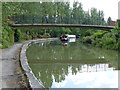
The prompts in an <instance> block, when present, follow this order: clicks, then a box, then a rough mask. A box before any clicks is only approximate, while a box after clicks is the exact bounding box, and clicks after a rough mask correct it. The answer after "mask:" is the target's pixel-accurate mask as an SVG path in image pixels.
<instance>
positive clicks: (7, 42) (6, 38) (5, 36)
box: [2, 26, 14, 48]
mask: <svg viewBox="0 0 120 90" xmlns="http://www.w3.org/2000/svg"><path fill="white" fill-rule="evenodd" d="M13 44H14V33H13V31H12V29H11V28H10V27H8V26H4V27H2V48H7V47H9V46H11V45H13Z"/></svg>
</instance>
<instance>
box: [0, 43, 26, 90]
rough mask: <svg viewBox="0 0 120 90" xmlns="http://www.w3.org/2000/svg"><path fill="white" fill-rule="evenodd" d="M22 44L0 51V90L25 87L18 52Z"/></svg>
mask: <svg viewBox="0 0 120 90" xmlns="http://www.w3.org/2000/svg"><path fill="white" fill-rule="evenodd" d="M22 45H23V43H16V44H14V45H13V46H11V47H10V48H6V49H1V50H0V90H1V88H20V87H25V86H26V85H25V84H26V83H25V82H24V81H25V78H24V74H23V72H22V70H21V68H20V62H19V52H20V48H21V46H22Z"/></svg>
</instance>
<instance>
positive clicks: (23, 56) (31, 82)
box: [20, 38, 57, 88]
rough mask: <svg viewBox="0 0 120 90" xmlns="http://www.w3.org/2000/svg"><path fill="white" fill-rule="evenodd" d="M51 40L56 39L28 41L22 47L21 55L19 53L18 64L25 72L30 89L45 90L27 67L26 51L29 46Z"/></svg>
mask: <svg viewBox="0 0 120 90" xmlns="http://www.w3.org/2000/svg"><path fill="white" fill-rule="evenodd" d="M53 40H57V38H48V39H38V40H30V41H28V42H26V43H25V44H24V45H23V46H22V49H21V53H20V63H21V66H22V69H23V70H24V72H25V75H26V76H27V80H28V82H29V85H30V87H31V88H45V87H44V86H43V85H42V82H41V81H38V80H37V78H36V77H35V75H34V74H33V72H32V69H31V68H30V66H29V65H28V60H27V57H26V50H27V48H28V47H29V45H30V44H33V43H39V42H46V41H53Z"/></svg>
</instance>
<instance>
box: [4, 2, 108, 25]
mask: <svg viewBox="0 0 120 90" xmlns="http://www.w3.org/2000/svg"><path fill="white" fill-rule="evenodd" d="M8 10H9V12H8ZM4 13H6V14H5V15H11V16H14V17H16V18H15V21H18V22H16V23H32V22H33V23H34V22H38V23H61V24H69V23H70V24H95V25H105V24H106V22H105V20H104V13H103V11H100V10H99V11H98V10H97V9H96V8H91V9H90V10H89V11H84V10H83V6H82V4H81V3H80V2H74V3H73V6H72V7H70V3H69V2H41V3H38V2H21V3H20V2H16V3H15V2H14V3H12V2H11V3H4V4H3V14H4ZM4 17H6V18H7V16H4Z"/></svg>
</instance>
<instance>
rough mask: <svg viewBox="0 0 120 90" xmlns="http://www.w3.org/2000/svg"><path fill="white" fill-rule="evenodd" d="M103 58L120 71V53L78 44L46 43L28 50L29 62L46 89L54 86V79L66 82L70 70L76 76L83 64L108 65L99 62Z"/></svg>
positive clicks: (101, 61) (32, 46) (35, 45)
mask: <svg viewBox="0 0 120 90" xmlns="http://www.w3.org/2000/svg"><path fill="white" fill-rule="evenodd" d="M103 56H104V59H105V60H107V61H108V63H109V64H110V65H111V66H113V67H114V68H116V69H118V52H116V51H112V50H104V49H101V48H94V47H91V46H85V45H82V44H80V43H78V42H77V43H69V45H67V46H62V45H61V42H44V43H39V44H34V45H31V46H30V47H29V49H28V50H27V58H28V62H29V63H30V66H31V67H32V69H33V72H34V73H35V75H36V76H37V77H38V78H40V80H41V81H42V83H43V85H44V86H45V87H51V86H52V82H53V78H54V80H55V82H61V81H63V80H65V76H67V75H68V73H69V69H71V71H72V72H71V73H72V74H76V73H77V72H78V71H80V70H81V65H82V64H89V65H90V66H94V65H95V64H100V63H106V61H105V60H104V59H103V60H99V57H103ZM41 61H44V63H43V62H41ZM50 61H51V62H50ZM36 62H37V64H36ZM49 62H50V63H49ZM61 62H62V63H61ZM40 63H41V64H40ZM68 63H69V64H68ZM73 63H74V64H73ZM39 72H40V74H41V75H40V76H38V73H39Z"/></svg>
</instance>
